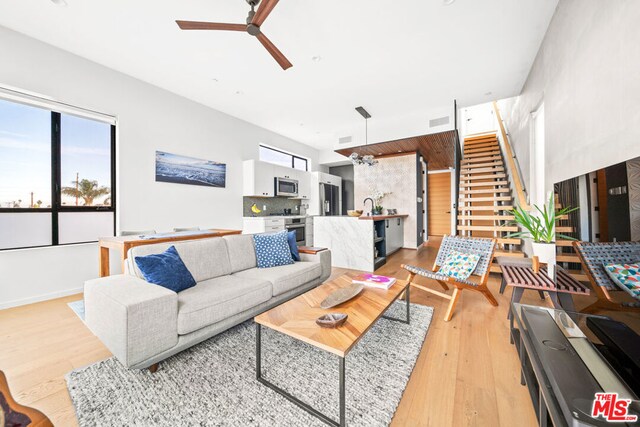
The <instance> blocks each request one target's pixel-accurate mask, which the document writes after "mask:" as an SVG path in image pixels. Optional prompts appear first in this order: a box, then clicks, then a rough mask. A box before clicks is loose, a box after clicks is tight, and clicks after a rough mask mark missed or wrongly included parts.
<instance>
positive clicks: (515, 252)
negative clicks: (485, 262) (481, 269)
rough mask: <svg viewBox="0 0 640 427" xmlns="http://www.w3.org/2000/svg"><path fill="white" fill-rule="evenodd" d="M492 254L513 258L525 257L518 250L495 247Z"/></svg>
mask: <svg viewBox="0 0 640 427" xmlns="http://www.w3.org/2000/svg"><path fill="white" fill-rule="evenodd" d="M493 255H494V256H508V257H514V258H525V255H524V252H522V251H518V250H508V249H496V250H495V252H494V253H493Z"/></svg>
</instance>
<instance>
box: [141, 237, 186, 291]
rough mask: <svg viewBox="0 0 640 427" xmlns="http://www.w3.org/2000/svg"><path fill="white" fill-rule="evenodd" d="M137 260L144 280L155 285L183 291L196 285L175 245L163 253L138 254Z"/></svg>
mask: <svg viewBox="0 0 640 427" xmlns="http://www.w3.org/2000/svg"><path fill="white" fill-rule="evenodd" d="M135 261H136V265H137V266H138V268H139V269H140V271H141V272H142V275H143V276H144V280H146V281H147V282H149V283H153V284H154V285H160V286H162V287H163V288H167V289H169V290H172V291H173V292H181V291H184V290H186V289H189V288H192V287H194V286H195V285H196V281H195V280H194V279H193V276H192V275H191V273H189V270H188V269H187V267H186V266H185V265H184V262H182V260H181V259H180V255H178V251H176V248H175V246H171V247H170V248H169V249H167V250H166V251H164V252H162V253H161V254H151V255H147V256H138V257H136V259H135Z"/></svg>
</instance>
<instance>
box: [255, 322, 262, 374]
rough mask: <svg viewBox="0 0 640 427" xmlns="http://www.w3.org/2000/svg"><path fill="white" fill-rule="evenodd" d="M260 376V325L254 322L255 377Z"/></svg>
mask: <svg viewBox="0 0 640 427" xmlns="http://www.w3.org/2000/svg"><path fill="white" fill-rule="evenodd" d="M261 377H262V327H261V326H260V323H256V379H258V380H260V378H261Z"/></svg>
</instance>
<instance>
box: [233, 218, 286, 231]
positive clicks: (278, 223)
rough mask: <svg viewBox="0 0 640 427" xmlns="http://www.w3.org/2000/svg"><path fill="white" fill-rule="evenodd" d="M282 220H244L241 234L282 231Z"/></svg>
mask: <svg viewBox="0 0 640 427" xmlns="http://www.w3.org/2000/svg"><path fill="white" fill-rule="evenodd" d="M284 229H285V228H284V218H269V217H266V218H257V217H256V218H244V219H243V225H242V233H243V234H257V233H276V232H278V231H284Z"/></svg>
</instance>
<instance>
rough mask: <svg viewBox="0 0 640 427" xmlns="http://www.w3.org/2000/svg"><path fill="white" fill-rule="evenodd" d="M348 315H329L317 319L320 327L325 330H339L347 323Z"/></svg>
mask: <svg viewBox="0 0 640 427" xmlns="http://www.w3.org/2000/svg"><path fill="white" fill-rule="evenodd" d="M347 317H349V315H348V314H345V313H327V314H324V315H322V316H320V317H318V318H317V319H316V323H317V324H318V326H320V327H323V328H337V327H338V326H342V325H343V324H344V322H346V321H347Z"/></svg>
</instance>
